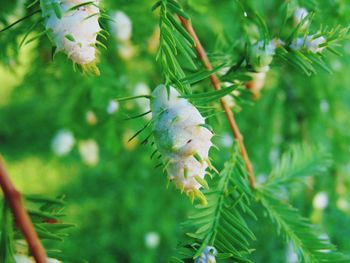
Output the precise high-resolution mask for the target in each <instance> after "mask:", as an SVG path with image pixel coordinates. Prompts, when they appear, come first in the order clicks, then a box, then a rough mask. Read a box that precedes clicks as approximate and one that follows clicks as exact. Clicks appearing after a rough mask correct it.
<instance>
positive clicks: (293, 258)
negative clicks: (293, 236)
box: [286, 242, 299, 263]
mask: <svg viewBox="0 0 350 263" xmlns="http://www.w3.org/2000/svg"><path fill="white" fill-rule="evenodd" d="M286 262H287V263H297V262H299V260H298V254H297V253H296V252H295V250H294V247H293V244H292V243H291V242H289V243H288V246H287V251H286Z"/></svg>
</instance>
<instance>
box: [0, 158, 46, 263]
mask: <svg viewBox="0 0 350 263" xmlns="http://www.w3.org/2000/svg"><path fill="white" fill-rule="evenodd" d="M0 187H1V189H2V190H3V192H4V196H5V199H6V201H7V202H8V204H9V207H10V208H11V210H12V213H13V216H14V219H15V222H16V224H17V227H18V228H19V229H20V231H21V232H22V233H23V236H24V237H25V239H26V240H27V243H28V247H29V249H30V251H31V253H32V254H33V257H34V259H35V261H36V262H37V263H46V262H47V259H46V258H47V257H46V252H45V250H44V247H43V245H42V244H41V241H40V239H39V237H38V235H37V233H36V231H35V228H34V226H33V223H32V221H31V219H30V217H29V215H28V213H27V212H26V210H25V208H24V205H23V201H22V197H21V194H20V193H19V192H18V191H17V189H16V188H15V186H14V185H13V183H12V182H11V179H10V176H9V175H8V173H7V172H6V170H5V167H4V164H3V161H2V158H1V156H0Z"/></svg>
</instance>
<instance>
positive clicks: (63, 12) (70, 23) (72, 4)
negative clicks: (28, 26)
mask: <svg viewBox="0 0 350 263" xmlns="http://www.w3.org/2000/svg"><path fill="white" fill-rule="evenodd" d="M84 3H85V4H84ZM98 4H99V0H93V1H89V2H87V1H84V0H41V10H42V15H43V17H44V18H45V27H46V29H47V30H48V34H49V37H50V39H51V41H52V42H53V43H54V45H55V46H56V48H57V49H56V51H57V52H58V51H62V52H64V53H66V54H67V56H68V57H69V58H70V59H71V60H72V61H73V62H74V63H76V64H79V65H81V66H82V67H83V69H84V67H87V69H88V68H89V67H95V64H96V53H97V52H96V37H97V34H98V33H99V32H100V31H101V28H100V25H99V23H98V19H99V16H100V10H99V8H98Z"/></svg>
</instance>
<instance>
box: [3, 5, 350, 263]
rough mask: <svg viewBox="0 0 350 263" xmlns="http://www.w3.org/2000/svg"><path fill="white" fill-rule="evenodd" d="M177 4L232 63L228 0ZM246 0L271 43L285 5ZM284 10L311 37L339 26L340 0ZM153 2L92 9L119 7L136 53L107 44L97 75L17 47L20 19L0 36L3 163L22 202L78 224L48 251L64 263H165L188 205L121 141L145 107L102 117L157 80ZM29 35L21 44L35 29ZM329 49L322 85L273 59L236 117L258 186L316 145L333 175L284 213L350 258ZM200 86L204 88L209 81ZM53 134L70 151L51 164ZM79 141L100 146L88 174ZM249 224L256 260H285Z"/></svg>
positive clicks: (336, 87) (347, 169) (45, 48)
mask: <svg viewBox="0 0 350 263" xmlns="http://www.w3.org/2000/svg"><path fill="white" fill-rule="evenodd" d="M181 2H183V3H184V4H185V5H184V6H185V8H186V9H187V11H188V13H189V14H190V15H191V16H192V18H193V23H194V26H195V28H196V29H197V30H198V34H199V36H200V38H201V39H202V40H203V43H204V45H205V46H206V48H207V50H208V52H209V55H210V56H211V57H212V58H213V59H214V60H215V59H218V58H221V57H223V56H227V54H228V55H229V56H230V57H232V58H233V59H234V58H235V57H237V55H238V54H237V53H236V52H235V50H234V46H235V44H236V42H238V41H241V39H242V33H243V32H245V31H244V30H245V29H244V26H243V23H242V21H241V20H240V18H239V12H240V9H239V7H238V5H237V3H236V2H235V1H210V0H200V1H193V0H192V1H181ZM252 2H253V5H254V7H255V8H256V10H257V11H258V12H260V13H261V14H262V16H263V17H264V18H265V19H266V21H267V22H268V26H269V28H270V30H271V34H272V35H274V34H275V33H277V32H278V30H279V19H280V18H279V16H280V14H279V7H280V5H281V3H282V1H271V0H270V1H252ZM291 2H292V3H294V4H295V5H296V6H297V5H299V6H305V7H306V8H308V9H309V10H314V11H315V12H316V17H315V21H314V22H313V26H314V27H315V28H319V26H320V25H329V26H334V25H337V24H343V25H347V24H346V23H348V22H347V18H348V13H349V11H350V8H349V4H348V3H347V1H340V0H338V1H326V0H325V1H313V2H312V1H311V2H310V1H299V2H298V1H291ZM25 4H26V3H24V2H23V1H7V2H6V3H1V5H4V7H1V9H2V8H3V9H2V10H1V11H0V15H1V18H2V19H6V20H7V21H15V20H16V19H18V18H20V17H21V16H23V15H24V14H25V13H26V12H29V11H28V10H26V9H25V8H24V6H25ZM152 4H153V3H152V1H146V0H143V1H141V0H138V1H136V0H135V1H130V0H129V1H127V0H118V1H111V0H105V1H102V5H103V6H104V8H105V9H106V10H108V13H112V12H113V11H116V10H122V11H123V12H125V13H126V14H127V15H128V16H129V17H130V19H131V21H132V25H133V33H132V37H131V40H130V42H129V43H128V45H129V47H131V48H132V49H133V50H134V54H133V55H132V56H131V57H125V56H124V55H123V54H122V51H120V50H121V48H120V45H121V43H117V42H118V41H116V40H115V39H114V38H113V36H110V37H109V40H108V41H105V42H104V43H105V44H106V45H107V47H108V49H107V50H104V49H102V48H101V49H100V51H101V54H100V63H99V69H100V71H101V76H99V77H96V76H86V75H83V74H81V73H80V72H78V71H74V70H73V67H72V64H71V62H70V61H68V59H67V58H66V57H65V55H63V54H57V55H56V56H55V59H54V60H53V61H52V60H51V43H50V42H49V40H48V39H47V38H46V37H45V36H44V37H42V38H40V39H39V40H37V41H34V42H32V43H30V44H28V45H25V46H24V47H22V48H21V49H20V50H18V48H17V47H18V44H19V42H20V41H21V39H22V38H23V35H24V33H25V32H26V30H28V28H29V26H30V23H29V22H25V23H22V24H20V25H18V26H16V27H14V28H13V29H11V30H9V31H5V32H2V33H0V59H1V65H0V152H1V154H3V156H4V159H5V161H6V166H7V168H8V171H9V174H10V175H11V176H12V178H13V180H14V182H15V184H16V186H18V188H19V189H20V191H22V192H23V193H35V194H48V195H50V196H55V195H58V194H64V195H65V196H66V201H67V206H66V210H65V212H66V214H67V216H66V218H65V221H67V222H72V223H75V224H76V227H75V228H73V229H71V230H70V236H69V238H67V239H66V240H65V242H62V243H58V244H57V245H58V248H60V249H62V250H63V251H65V253H66V254H67V255H69V256H72V257H73V258H74V257H75V258H79V259H86V260H88V261H89V262H102V263H109V262H167V260H168V259H169V257H170V255H171V254H172V250H173V249H174V248H175V247H176V244H177V242H178V240H179V239H180V237H181V234H182V232H181V222H183V221H184V220H185V219H186V215H187V214H188V213H189V211H190V208H191V203H190V201H189V200H188V199H187V198H186V197H185V196H184V195H181V194H180V193H179V192H178V191H176V190H175V189H174V187H173V186H170V187H169V188H168V189H166V185H167V180H166V176H165V174H163V173H162V169H161V168H156V166H157V164H158V162H157V158H156V157H155V158H153V159H151V158H150V156H151V154H152V152H153V149H154V148H153V147H152V146H151V145H150V144H148V145H141V143H140V142H142V140H143V139H144V138H146V136H147V135H148V134H145V133H142V134H141V135H140V136H139V137H137V138H136V139H135V140H133V141H131V142H128V139H129V138H130V137H131V136H132V135H133V134H134V133H135V132H137V131H138V130H139V129H140V128H142V127H143V126H144V125H145V124H146V123H147V119H146V118H140V119H136V120H125V119H126V118H127V117H129V116H133V115H136V114H139V113H142V112H145V111H147V110H149V108H148V106H147V104H145V103H144V101H142V100H140V101H136V102H135V101H132V102H123V103H120V104H119V108H118V109H117V110H116V111H115V112H114V113H113V114H109V113H108V112H107V107H108V104H109V102H110V100H113V99H115V98H117V97H122V96H131V95H134V94H136V93H137V90H138V89H139V90H140V89H141V90H145V88H140V85H139V83H144V84H145V85H147V86H148V87H150V89H153V88H154V87H155V86H156V85H158V84H159V83H161V81H162V76H161V69H160V68H159V65H158V64H157V63H156V62H155V50H154V49H155V47H156V45H157V42H156V39H157V38H156V37H157V34H156V33H155V28H156V26H157V14H156V13H152V12H151V11H150V7H151V6H152ZM28 21H30V22H33V21H35V17H32V18H30V19H29V20H28ZM0 25H2V24H1V23H0ZM106 26H107V27H108V25H107V23H106ZM0 28H2V26H1V27H0ZM36 30H37V32H36V33H35V32H33V33H31V34H32V35H35V34H37V33H38V32H40V30H42V28H40V27H38V28H37V29H36ZM118 45H119V49H118ZM338 51H340V52H341V53H342V54H343V56H342V57H338V56H336V55H333V54H327V59H326V61H327V63H328V65H329V66H330V68H331V69H332V70H333V72H332V73H331V74H329V73H327V72H324V71H323V70H322V69H319V68H318V69H317V71H318V73H317V74H315V75H313V76H311V77H308V76H306V75H304V74H303V73H302V72H300V71H298V70H297V69H294V68H293V67H291V66H289V65H285V64H283V63H281V62H280V61H276V62H274V64H273V66H272V70H271V71H270V72H269V74H268V79H267V83H266V86H265V89H264V90H263V92H262V96H261V98H260V99H259V100H258V101H253V102H252V103H250V104H248V103H246V104H244V105H240V106H241V107H242V108H243V110H242V111H241V112H239V113H238V114H237V119H238V122H239V125H240V127H241V130H242V133H243V134H244V136H245V141H246V145H247V148H248V152H249V154H250V156H251V159H252V161H253V163H254V167H255V171H256V174H257V178H258V180H264V178H265V177H266V175H267V174H268V173H269V171H270V170H271V167H273V166H274V165H275V164H276V162H277V160H278V159H279V157H280V155H281V154H282V153H284V152H285V151H286V150H288V149H289V148H290V146H291V145H294V144H301V143H306V144H309V145H318V146H321V147H322V148H324V149H326V151H327V152H329V153H330V155H331V156H332V159H333V165H332V167H331V169H330V170H329V171H328V172H327V173H325V174H323V175H322V176H320V177H317V178H316V179H315V180H310V181H309V182H308V187H306V188H305V189H295V190H294V195H293V196H294V199H293V201H294V202H293V203H294V204H295V205H296V206H297V207H299V208H300V209H301V210H302V213H303V215H305V216H306V217H309V218H311V221H312V222H314V223H316V224H319V225H320V226H321V228H322V229H323V230H324V231H325V232H327V233H328V234H329V236H330V237H331V240H332V241H333V242H334V243H335V244H336V245H337V246H339V249H340V250H341V251H343V252H345V253H348V254H350V242H349V236H350V224H349V217H348V216H349V214H350V203H349V202H350V195H349V189H350V174H349V173H350V162H349V154H350V135H349V128H350V125H349V124H350V120H349V113H350V74H349V72H350V43H349V42H344V43H343V45H341V46H340V47H339V48H338ZM203 85H204V86H205V87H208V88H209V84H208V83H204V84H203ZM137 86H138V88H137ZM146 90H147V89H146ZM142 92H145V91H142ZM221 117H222V116H221V115H219V117H218V118H216V119H214V120H212V121H211V122H212V123H211V125H212V126H213V127H214V130H215V132H216V134H217V136H216V138H215V141H216V144H217V145H218V146H219V148H220V149H221V150H220V151H215V150H213V151H212V157H213V159H214V162H215V164H216V165H217V166H218V167H221V166H222V164H223V161H224V160H226V159H227V158H228V156H229V154H230V146H231V144H232V142H231V140H230V137H228V136H229V133H228V131H229V130H228V127H226V123H225V121H224V119H223V118H221ZM61 129H66V130H69V131H71V132H72V134H73V135H74V138H75V144H74V146H73V148H72V150H71V152H69V153H68V154H66V155H65V156H61V157H60V156H57V155H55V154H54V152H53V151H52V141H53V139H54V137H55V135H56V134H57V132H59V131H60V130H61ZM86 140H94V141H96V143H97V145H98V156H99V158H98V159H99V160H98V162H97V164H96V165H90V166H89V165H86V164H85V163H84V161H83V160H82V157H81V154H79V144H81V142H82V141H86ZM320 192H321V193H322V194H321V199H322V198H323V200H324V199H327V200H328V201H327V204H326V206H325V207H324V208H322V209H319V208H317V204H316V205H315V203H317V201H315V199H317V194H319V195H318V196H320ZM315 196H316V198H315ZM325 196H326V197H325ZM318 198H320V197H318ZM258 215H259V214H258ZM250 226H251V227H252V228H253V229H254V231H255V232H256V234H257V241H256V242H255V243H254V244H253V247H254V248H255V249H256V252H254V253H253V254H252V260H253V261H254V262H276V263H277V262H294V261H293V258H292V254H291V253H290V252H288V251H289V250H288V246H285V245H284V244H283V243H282V242H281V241H280V239H279V238H278V237H277V234H276V233H275V228H274V226H273V225H272V224H271V223H270V222H269V221H268V220H267V219H265V218H264V215H263V214H260V215H259V221H257V222H255V221H253V222H250ZM262 226H263V227H262Z"/></svg>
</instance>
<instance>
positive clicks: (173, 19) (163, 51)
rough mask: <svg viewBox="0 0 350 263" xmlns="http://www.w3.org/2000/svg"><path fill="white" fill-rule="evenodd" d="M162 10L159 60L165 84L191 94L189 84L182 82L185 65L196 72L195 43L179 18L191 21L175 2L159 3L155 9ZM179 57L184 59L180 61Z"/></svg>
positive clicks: (168, 0) (165, 0)
mask: <svg viewBox="0 0 350 263" xmlns="http://www.w3.org/2000/svg"><path fill="white" fill-rule="evenodd" d="M158 7H159V8H160V20H159V28H160V44H159V45H160V48H159V51H158V54H157V60H159V61H160V63H161V65H162V69H163V73H164V77H165V83H166V84H171V83H174V84H175V85H176V86H178V87H179V88H180V89H181V90H182V91H184V92H189V91H190V87H189V84H188V83H186V82H184V81H181V80H183V79H184V78H185V77H186V74H185V71H184V64H185V63H186V65H187V66H189V69H192V70H196V69H197V68H198V67H197V65H196V63H195V62H194V61H195V59H196V58H197V56H196V53H195V51H194V49H193V47H194V42H193V39H192V38H191V36H190V35H189V33H187V31H186V30H185V29H184V28H183V27H182V25H181V24H180V22H179V21H178V18H177V16H181V17H183V18H185V19H189V17H188V15H187V14H186V13H185V12H184V11H183V9H182V7H181V6H180V5H179V3H178V2H176V1H173V0H161V1H158V2H157V3H156V4H155V5H154V7H153V9H156V8H158ZM179 56H181V58H182V59H183V60H182V61H181V60H180V59H179Z"/></svg>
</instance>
